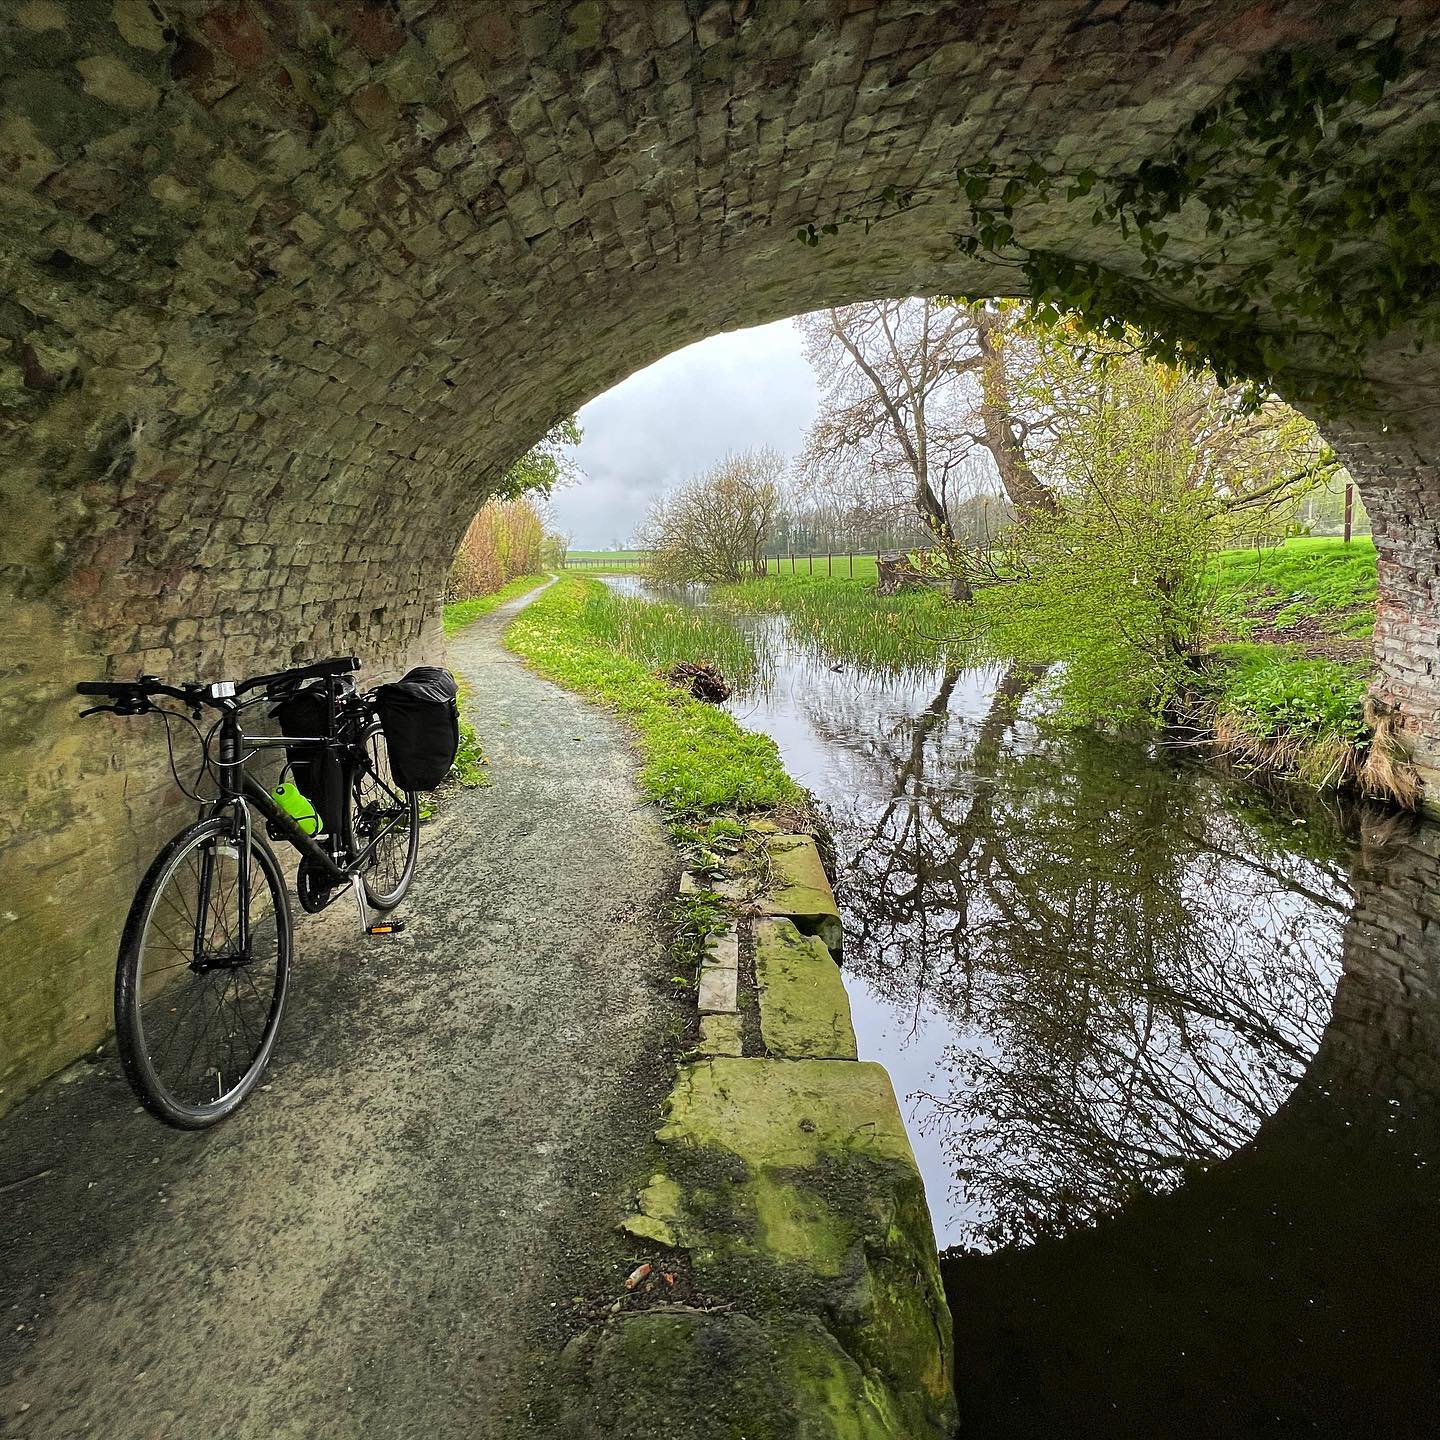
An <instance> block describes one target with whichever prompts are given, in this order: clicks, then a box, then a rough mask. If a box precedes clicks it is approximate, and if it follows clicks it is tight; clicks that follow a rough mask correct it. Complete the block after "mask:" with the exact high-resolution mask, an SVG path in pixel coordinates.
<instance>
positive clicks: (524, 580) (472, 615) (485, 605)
mask: <svg viewBox="0 0 1440 1440" xmlns="http://www.w3.org/2000/svg"><path fill="white" fill-rule="evenodd" d="M547 578H548V577H547V576H544V575H517V576H516V577H515V578H514V579H513V580H507V581H506V582H505V583H504V584H503V585H502V586H501V587H500V588H499V589H498V590H492V591H491V592H490V593H489V594H488V595H476V596H475V597H474V598H473V599H471V600H455V601H452V602H451V603H450V604H449V605H447V606H445V608H444V611H443V612H442V619H443V622H444V625H445V633H446V634H447V635H453V634H454V633H455V632H456V631H457V630H461V629H464V627H465V626H466V625H468V624H470V622H471V621H472V620H478V619H479V618H480V617H481V616H482V615H488V614H489V613H490V612H491V611H492V610H494V609H497V608H498V607H499V606H501V605H503V604H504V603H505V602H506V601H507V600H514V599H516V598H518V597H519V596H521V595H525V594H528V593H529V592H530V591H531V590H533V589H534V588H535V587H536V586H537V585H543V584H544V583H545V581H546V579H547Z"/></svg>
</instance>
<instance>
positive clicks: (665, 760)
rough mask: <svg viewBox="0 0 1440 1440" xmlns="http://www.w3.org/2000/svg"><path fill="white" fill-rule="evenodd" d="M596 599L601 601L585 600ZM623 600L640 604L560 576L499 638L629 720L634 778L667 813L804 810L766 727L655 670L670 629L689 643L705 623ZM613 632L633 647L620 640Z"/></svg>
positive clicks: (575, 578) (589, 583)
mask: <svg viewBox="0 0 1440 1440" xmlns="http://www.w3.org/2000/svg"><path fill="white" fill-rule="evenodd" d="M597 601H605V602H606V603H603V604H602V603H592V602H597ZM621 601H628V603H629V604H631V605H644V604H646V603H647V602H644V601H629V597H624V596H615V595H610V594H609V592H607V591H606V590H605V587H604V586H603V585H602V584H601V582H600V581H598V580H586V579H581V578H580V577H578V576H569V575H567V576H564V577H562V578H561V579H560V580H559V582H558V583H557V584H555V585H554V586H552V587H551V588H550V589H549V590H547V591H546V592H545V593H544V594H543V595H541V596H540V597H539V599H537V600H536V601H535V602H534V603H533V604H532V605H529V606H527V607H526V608H525V609H524V610H522V611H521V612H520V614H519V615H518V616H516V618H515V620H514V621H513V622H512V623H511V625H510V627H509V628H508V629H507V630H506V632H505V643H506V645H508V646H509V648H510V649H511V650H513V651H515V652H516V654H518V655H522V656H524V657H525V659H527V660H528V661H529V662H530V663H531V664H532V665H533V666H534V667H535V668H536V669H537V670H538V671H539V672H540V673H541V674H542V675H546V676H549V677H550V678H551V679H553V680H556V681H558V682H559V683H560V684H562V685H565V686H566V687H567V688H569V689H571V690H575V691H578V692H579V693H580V694H582V695H586V696H589V697H591V698H592V699H595V700H599V701H603V702H604V703H606V704H607V705H609V706H610V707H611V708H612V709H613V710H614V711H615V712H616V713H617V714H618V715H620V716H621V717H622V718H623V719H624V720H626V721H627V722H629V724H631V725H632V726H633V727H634V730H635V734H636V740H637V746H638V748H639V750H640V754H641V756H642V759H643V762H644V763H643V767H642V769H641V772H640V783H641V785H642V786H643V788H644V789H645V791H646V793H647V794H648V795H649V796H650V797H651V798H652V799H654V800H655V801H657V802H658V803H659V804H660V805H661V806H662V807H663V809H664V810H665V811H666V812H667V813H668V815H669V816H670V817H671V818H672V820H673V819H676V818H679V817H683V816H701V815H710V814H713V813H715V812H717V811H727V812H738V811H746V810H769V809H778V808H783V807H791V808H795V809H805V808H806V807H807V806H808V797H807V796H806V794H805V792H804V791H803V790H802V789H801V788H800V787H799V786H798V785H797V784H796V783H795V782H794V781H793V780H792V779H791V778H790V777H789V775H787V774H786V773H785V767H784V766H783V765H782V764H781V762H780V752H779V750H778V749H777V748H776V745H775V742H774V741H773V740H771V739H770V737H769V736H768V735H756V734H754V733H752V732H750V731H748V730H743V729H741V727H740V726H739V725H737V724H736V723H735V721H734V719H732V718H731V716H730V715H729V714H728V713H727V712H726V711H724V710H721V709H719V708H718V707H716V706H714V705H707V704H705V703H704V702H703V701H700V700H696V699H694V698H693V697H691V696H690V695H689V694H687V693H686V692H684V691H681V690H677V689H676V688H675V687H674V686H671V685H667V684H666V683H665V682H664V681H663V680H661V679H660V678H659V677H658V675H657V674H656V673H655V671H656V669H657V668H658V666H659V664H661V663H663V659H664V656H665V654H669V653H673V652H671V651H669V650H668V649H667V648H665V647H668V645H669V644H670V642H671V640H673V639H674V638H675V637H676V636H677V635H684V636H685V637H686V638H687V641H689V642H690V643H693V637H694V636H697V635H702V634H708V633H711V632H709V631H708V630H704V629H702V630H696V631H692V630H690V628H689V622H690V616H689V615H688V614H685V615H677V616H672V617H670V619H668V620H666V621H663V622H662V621H655V620H654V617H648V618H647V617H636V616H635V615H633V613H631V612H629V611H628V610H627V609H626V608H625V607H623V606H622V607H621V608H619V609H616V608H615V607H616V605H617V603H618V602H621ZM673 608H675V609H676V611H677V612H678V611H679V607H678V606H677V607H673ZM681 620H683V621H684V625H685V628H684V629H683V630H681V629H680V628H679V627H680V622H681ZM710 623H711V624H719V623H721V622H716V621H711V622H710ZM725 628H727V629H729V627H725ZM667 636H668V638H666V637H667ZM617 637H619V638H621V639H623V640H624V642H625V643H627V644H629V645H630V646H631V647H632V648H633V650H634V651H635V652H637V653H626V652H624V651H622V650H621V649H620V648H618V646H617V644H616V643H615V639H616V638H617ZM717 638H718V637H717ZM730 653H731V654H732V656H733V654H734V652H730ZM686 658H694V656H693V653H692V654H689V655H687V657H686Z"/></svg>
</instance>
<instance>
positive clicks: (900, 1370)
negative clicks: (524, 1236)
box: [570, 960, 955, 1440]
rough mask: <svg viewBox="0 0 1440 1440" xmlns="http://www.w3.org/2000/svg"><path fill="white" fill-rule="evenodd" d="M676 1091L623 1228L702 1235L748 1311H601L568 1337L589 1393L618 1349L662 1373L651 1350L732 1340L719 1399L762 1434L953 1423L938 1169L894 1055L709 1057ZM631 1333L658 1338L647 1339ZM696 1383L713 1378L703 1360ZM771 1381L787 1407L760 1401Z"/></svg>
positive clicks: (733, 1299) (838, 1433)
mask: <svg viewBox="0 0 1440 1440" xmlns="http://www.w3.org/2000/svg"><path fill="white" fill-rule="evenodd" d="M826 963H831V962H829V961H828V960H827V962H826ZM667 1109H668V1115H667V1120H666V1124H665V1125H664V1126H663V1127H661V1129H659V1130H658V1131H657V1132H656V1138H657V1139H658V1140H659V1141H660V1149H661V1154H662V1159H661V1168H659V1169H657V1170H656V1171H655V1173H653V1174H652V1175H651V1177H650V1180H649V1182H648V1183H647V1184H646V1186H645V1187H644V1189H643V1190H641V1191H640V1192H639V1194H638V1196H637V1201H638V1210H637V1213H636V1214H634V1215H633V1216H631V1217H630V1219H629V1220H627V1221H626V1222H625V1225H624V1228H625V1229H626V1230H627V1231H629V1233H631V1234H632V1235H635V1236H637V1237H641V1238H645V1239H647V1240H651V1241H653V1242H655V1243H658V1244H661V1245H665V1246H673V1247H676V1248H680V1249H684V1250H685V1251H687V1252H688V1254H689V1257H690V1262H691V1266H692V1269H693V1271H694V1274H695V1277H696V1282H697V1285H698V1286H699V1288H700V1290H701V1292H702V1293H703V1294H704V1295H705V1296H706V1297H707V1304H711V1305H717V1304H718V1305H719V1306H720V1307H721V1308H727V1307H734V1310H735V1312H736V1313H734V1314H724V1315H717V1314H714V1313H713V1312H712V1314H711V1316H710V1317H709V1318H707V1320H706V1321H705V1322H704V1326H703V1327H702V1329H703V1330H704V1336H703V1338H702V1336H701V1335H700V1334H699V1333H698V1332H697V1330H696V1326H695V1324H694V1323H693V1319H692V1317H690V1316H686V1315H668V1316H667V1317H666V1318H665V1319H664V1320H663V1321H658V1322H652V1321H651V1320H649V1319H646V1320H644V1321H643V1322H642V1321H641V1320H640V1317H634V1316H627V1317H620V1318H617V1320H616V1321H615V1322H612V1323H610V1324H608V1325H606V1326H603V1327H600V1330H599V1332H591V1333H590V1334H589V1335H588V1336H587V1337H582V1339H581V1340H580V1341H577V1342H576V1343H575V1344H574V1345H573V1346H572V1350H571V1353H570V1360H571V1363H573V1364H576V1365H580V1366H583V1367H585V1369H586V1371H587V1374H586V1376H585V1388H586V1389H587V1391H588V1393H589V1394H591V1395H592V1396H593V1395H595V1394H596V1393H597V1391H603V1390H604V1389H605V1388H606V1386H607V1384H608V1383H609V1381H608V1380H607V1379H606V1378H605V1377H606V1376H607V1375H609V1374H610V1373H611V1371H610V1367H611V1365H612V1364H613V1365H615V1366H616V1367H617V1368H616V1370H615V1372H614V1376H615V1380H616V1383H619V1377H620V1375H621V1374H622V1372H623V1370H624V1367H625V1365H626V1364H633V1363H634V1362H635V1361H636V1360H637V1359H640V1358H641V1356H643V1363H644V1367H645V1368H644V1371H643V1373H644V1374H645V1375H646V1376H647V1377H648V1375H649V1374H650V1373H651V1367H652V1366H654V1365H658V1366H659V1367H660V1373H661V1374H662V1375H663V1374H667V1373H668V1369H669V1367H670V1366H671V1365H672V1364H673V1365H675V1366H683V1365H685V1364H687V1363H689V1364H692V1365H699V1366H700V1370H701V1371H704V1370H706V1369H707V1368H708V1367H709V1363H710V1362H709V1361H705V1362H704V1363H702V1362H701V1361H700V1359H699V1358H698V1357H699V1356H700V1355H703V1354H708V1352H709V1349H710V1348H715V1349H718V1350H728V1349H733V1351H734V1353H735V1355H736V1360H735V1364H736V1366H737V1371H736V1374H735V1375H734V1376H733V1377H732V1378H731V1379H730V1380H728V1381H727V1385H729V1386H730V1387H731V1390H732V1393H731V1394H730V1396H729V1398H728V1399H727V1401H726V1405H727V1406H728V1407H729V1408H728V1409H724V1410H723V1411H722V1412H721V1413H722V1414H724V1415H725V1416H727V1417H730V1418H729V1419H727V1423H729V1424H732V1425H733V1424H736V1423H739V1422H740V1419H741V1418H742V1417H743V1418H744V1421H745V1423H746V1424H753V1425H755V1426H757V1427H758V1428H755V1429H754V1434H756V1435H757V1436H765V1435H774V1436H776V1437H777V1440H778V1437H780V1436H790V1435H797V1436H799V1435H804V1436H810V1437H813V1440H848V1437H851V1436H860V1437H877V1440H878V1437H893V1440H900V1437H907V1440H930V1437H934V1440H940V1437H946V1440H948V1437H949V1436H950V1435H951V1434H952V1432H953V1427H954V1423H955V1408H954V1402H953V1396H952V1391H951V1381H950V1372H951V1326H950V1314H949V1310H948V1308H947V1307H946V1303H945V1296H944V1291H943V1288H942V1286H941V1282H940V1274H939V1265H938V1261H937V1256H936V1251H935V1239H934V1233H933V1231H932V1229H931V1225H930V1215H929V1211H928V1210H927V1208H926V1205H925V1194H924V1187H923V1185H922V1183H921V1180H920V1175H919V1172H918V1170H917V1169H916V1166H915V1160H914V1156H913V1153H912V1151H911V1148H910V1140H909V1137H908V1136H907V1134H906V1132H905V1125H904V1121H903V1120H902V1118H901V1115H900V1109H899V1106H898V1104H897V1103H896V1100H895V1093H894V1090H893V1089H892V1087H891V1085H890V1079H889V1076H888V1075H887V1074H886V1073H885V1070H884V1068H883V1067H882V1066H879V1065H875V1064H871V1063H867V1062H860V1061H855V1060H842V1059H775V1058H753V1059H736V1058H717V1059H709V1060H701V1061H697V1062H694V1063H691V1064H688V1065H685V1066H684V1067H683V1068H682V1069H681V1072H680V1074H679V1077H678V1079H677V1082H676V1085H675V1089H674V1090H673V1092H672V1093H671V1096H670V1099H669V1102H668V1107H667ZM746 1326H758V1327H759V1328H760V1330H761V1331H762V1332H764V1333H765V1334H767V1335H772V1336H779V1335H782V1334H784V1335H786V1336H797V1337H798V1336H800V1335H804V1336H807V1337H809V1338H808V1339H806V1340H804V1341H803V1342H802V1341H801V1340H799V1339H794V1340H793V1341H791V1342H787V1343H788V1344H790V1345H792V1346H793V1347H794V1353H793V1355H792V1354H791V1352H790V1351H789V1350H787V1348H786V1347H785V1346H782V1347H781V1348H779V1349H776V1348H775V1347H774V1346H773V1345H769V1346H767V1345H765V1344H760V1345H759V1346H758V1348H753V1349H752V1348H751V1347H750V1346H749V1342H748V1340H747V1338H746V1336H747V1335H748V1334H749V1333H750V1332H748V1331H746V1330H745V1329H744V1327H746ZM712 1327H713V1328H712ZM642 1336H643V1337H644V1338H643V1340H642V1339H641V1337H642ZM632 1345H640V1346H643V1349H642V1352H641V1356H637V1355H635V1354H634V1353H633V1352H632V1349H631V1347H632ZM697 1347H698V1349H697ZM802 1352H803V1354H802ZM626 1356H628V1357H629V1359H628V1360H627V1359H625V1357H626ZM787 1356H789V1359H793V1360H794V1362H795V1363H793V1364H791V1363H789V1359H785V1357H787ZM782 1359H783V1360H784V1363H779V1364H777V1360H782ZM597 1367H598V1368H597ZM696 1383H697V1384H698V1385H700V1386H701V1387H702V1390H704V1391H705V1392H706V1393H708V1384H707V1383H706V1382H705V1381H703V1380H701V1379H700V1378H699V1374H698V1373H697V1377H696ZM759 1395H764V1396H766V1397H768V1399H767V1404H772V1405H773V1406H774V1407H775V1410H774V1412H773V1416H772V1412H770V1411H767V1410H763V1409H762V1410H760V1411H756V1412H755V1414H754V1415H753V1416H752V1415H751V1412H750V1410H749V1409H748V1408H747V1407H748V1406H749V1404H750V1403H751V1397H753V1396H759ZM762 1415H763V1416H764V1417H765V1423H764V1424H761V1423H760V1422H761V1417H762ZM771 1424H773V1425H774V1426H775V1427H776V1428H773V1429H771V1428H767V1426H770V1425H771ZM785 1425H788V1426H789V1427H790V1428H788V1429H787V1428H783V1427H784V1426H785ZM687 1427H688V1418H687V1419H686V1423H685V1424H682V1425H680V1427H679V1428H677V1429H676V1430H675V1431H674V1432H673V1433H674V1434H675V1435H676V1436H677V1437H681V1436H689V1435H691V1434H692V1433H694V1434H697V1435H698V1434H703V1433H707V1432H706V1431H704V1430H695V1431H692V1429H690V1428H687ZM722 1431H723V1427H722ZM580 1433H587V1432H583V1431H582V1432H580ZM597 1433H598V1432H597ZM605 1433H613V1434H615V1435H616V1436H617V1437H623V1436H627V1435H629V1434H630V1432H629V1431H627V1430H625V1429H624V1428H617V1429H615V1430H614V1431H613V1432H605ZM727 1433H728V1432H727ZM740 1433H744V1434H747V1435H748V1434H750V1433H752V1432H751V1430H748V1429H742V1431H741V1432H740Z"/></svg>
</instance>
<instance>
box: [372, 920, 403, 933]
mask: <svg viewBox="0 0 1440 1440" xmlns="http://www.w3.org/2000/svg"><path fill="white" fill-rule="evenodd" d="M404 928H405V922H404V921H403V920H380V921H377V922H376V923H375V924H374V925H367V926H366V927H365V933H366V934H367V935H398V934H399V933H400V932H401V931H402V930H403V929H404Z"/></svg>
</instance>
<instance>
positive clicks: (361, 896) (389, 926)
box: [350, 875, 405, 935]
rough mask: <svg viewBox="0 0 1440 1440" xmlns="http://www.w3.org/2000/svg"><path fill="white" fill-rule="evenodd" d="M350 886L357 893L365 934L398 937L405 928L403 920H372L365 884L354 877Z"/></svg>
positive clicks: (356, 897) (361, 926)
mask: <svg viewBox="0 0 1440 1440" xmlns="http://www.w3.org/2000/svg"><path fill="white" fill-rule="evenodd" d="M350 886H351V888H352V889H353V890H354V892H355V903H356V905H358V906H359V907H360V928H361V930H363V931H364V932H365V934H367V935H398V934H399V933H400V932H401V931H402V930H403V929H404V928H405V922H404V921H403V920H384V919H381V920H372V919H371V918H370V906H369V904H368V903H367V901H366V899H365V882H364V881H363V880H362V879H361V878H360V877H359V876H358V875H352V876H351V877H350Z"/></svg>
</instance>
